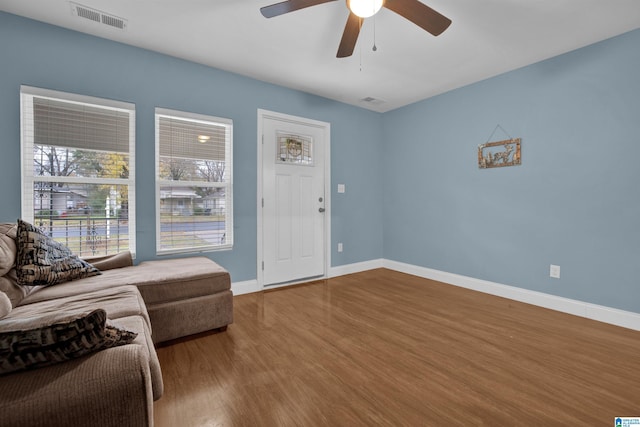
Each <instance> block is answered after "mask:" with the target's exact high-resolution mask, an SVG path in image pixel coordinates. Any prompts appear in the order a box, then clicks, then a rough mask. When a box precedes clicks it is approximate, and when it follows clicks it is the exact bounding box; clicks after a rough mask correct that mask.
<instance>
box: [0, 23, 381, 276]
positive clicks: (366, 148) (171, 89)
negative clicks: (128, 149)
mask: <svg viewBox="0 0 640 427" xmlns="http://www.w3.org/2000/svg"><path fill="white" fill-rule="evenodd" d="M0 64H1V65H0V147H1V148H2V156H0V199H1V200H2V204H0V221H15V220H16V218H18V217H20V184H19V183H20V168H19V162H20V108H19V107H20V85H23V84H24V85H29V86H35V87H41V88H46V89H53V90H59V91H65V92H72V93H78V94H83V95H90V96H97V97H104V98H110V99H117V100H122V101H127V102H131V103H134V104H135V105H136V141H137V142H136V180H137V193H136V197H137V228H138V230H137V233H138V235H137V258H138V260H139V261H140V260H148V259H154V258H155V257H156V255H155V225H154V221H155V194H154V191H155V185H154V138H155V133H154V109H155V107H163V108H171V109H176V110H184V111H190V112H195V113H200V114H209V115H213V116H218V117H226V118H230V119H232V120H233V122H234V220H235V224H234V228H235V245H234V248H233V250H231V251H220V252H211V253H207V254H206V256H209V257H210V258H212V259H214V260H216V261H217V262H219V263H220V264H222V265H224V266H225V267H226V268H227V269H228V270H229V271H230V272H231V276H232V280H233V281H234V282H238V281H244V280H251V279H255V278H256V265H257V263H256V251H257V248H256V233H257V231H256V227H257V225H256V221H257V219H256V215H257V208H256V191H257V190H256V187H257V174H256V172H257V171H256V168H257V110H258V109H259V108H263V109H267V110H271V111H277V112H280V113H285V114H292V115H297V116H302V117H307V118H311V119H314V120H321V121H326V122H330V123H331V158H332V170H331V178H332V182H333V183H334V184H333V185H332V222H333V227H332V241H333V242H343V243H344V246H345V252H343V253H337V252H336V251H335V247H336V245H335V244H334V245H333V247H334V248H333V249H334V250H333V254H332V265H333V266H339V265H343V264H350V263H355V262H360V261H367V260H371V259H379V258H381V257H382V234H381V232H380V230H381V229H382V211H381V209H380V193H379V190H380V187H381V185H382V176H381V174H380V173H379V170H378V165H379V164H380V155H381V149H380V147H379V144H380V141H381V136H380V135H381V133H382V124H381V115H380V114H377V113H373V112H370V111H367V110H363V109H360V108H356V107H352V106H348V105H345V104H341V103H337V102H334V101H330V100H327V99H324V98H320V97H317V96H313V95H309V94H306V93H303V92H298V91H293V90H289V89H285V88H282V87H278V86H274V85H270V84H266V83H263V82H259V81H256V80H253V79H249V78H245V77H242V76H239V75H236V74H232V73H227V72H224V71H220V70H217V69H213V68H210V67H205V66H202V65H198V64H195V63H191V62H187V61H183V60H179V59H176V58H172V57H169V56H165V55H161V54H158V53H154V52H150V51H147V50H143V49H139V48H134V47H131V46H126V45H123V44H119V43H115V42H111V41H107V40H104V39H100V38H96V37H91V36H87V35H84V34H81V33H77V32H73V31H69V30H65V29H62V28H58V27H54V26H51V25H46V24H42V23H39V22H36V21H32V20H28V19H24V18H20V17H17V16H14V15H10V14H7V13H3V12H0ZM337 183H345V184H346V185H347V189H348V192H347V193H346V194H337V192H336V185H335V184H337Z"/></svg>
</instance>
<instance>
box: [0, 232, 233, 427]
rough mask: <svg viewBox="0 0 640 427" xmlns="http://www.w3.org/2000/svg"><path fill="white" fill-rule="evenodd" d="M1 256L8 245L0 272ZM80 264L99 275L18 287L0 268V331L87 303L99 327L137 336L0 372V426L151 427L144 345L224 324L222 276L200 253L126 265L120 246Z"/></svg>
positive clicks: (152, 376)
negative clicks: (99, 315) (98, 315)
mask: <svg viewBox="0 0 640 427" xmlns="http://www.w3.org/2000/svg"><path fill="white" fill-rule="evenodd" d="M10 226H11V224H0V236H1V237H4V238H5V240H6V237H7V236H10V237H12V236H11V231H10ZM3 232H4V234H2V233H3ZM7 256H11V253H10V251H6V250H5V251H3V250H2V248H1V247H0V272H2V270H1V269H2V264H3V263H4V264H5V265H7V264H8V263H10V262H13V261H11V260H7V259H6V257H7ZM3 257H4V258H3ZM88 261H89V262H90V263H91V264H93V265H94V266H95V267H97V268H98V269H99V270H101V274H100V275H96V276H92V277H86V278H82V279H78V280H73V281H70V282H66V283H61V284H56V285H54V286H47V287H37V286H36V287H32V288H29V287H24V286H20V285H18V284H17V282H16V273H15V268H11V269H10V270H9V271H7V272H6V274H4V275H2V276H1V277H0V291H2V292H0V297H2V298H4V301H10V305H11V306H10V307H9V309H8V310H7V309H6V307H5V309H4V313H3V314H5V315H4V317H3V318H1V319H0V336H2V334H10V333H13V331H16V330H24V329H25V328H27V329H30V328H32V327H36V326H38V325H40V324H41V323H42V322H43V319H45V320H47V319H48V320H50V319H55V318H56V317H60V316H62V317H64V316H67V317H68V316H72V317H73V315H74V314H75V313H78V314H79V315H80V314H86V313H89V312H94V313H95V310H98V311H102V310H103V311H104V312H105V313H106V318H107V319H108V320H107V325H109V327H113V328H115V329H114V330H124V331H125V332H126V331H131V332H134V333H136V334H137V336H135V339H134V340H133V341H132V342H129V343H126V344H125V345H117V346H114V347H110V348H106V349H102V350H99V351H94V352H92V353H90V354H87V355H84V356H82V357H79V358H71V359H69V360H65V361H63V362H59V363H55V364H51V365H48V366H44V367H36V368H33V369H26V370H20V371H16V372H9V373H5V374H3V375H0V414H1V415H0V425H2V426H7V427H8V426H71V425H73V426H150V425H153V402H154V400H157V399H159V398H160V397H161V396H162V394H163V383H162V373H161V370H160V364H159V362H158V357H157V355H156V351H155V348H154V344H157V343H160V342H164V341H168V340H173V339H175V338H179V337H183V336H186V335H190V334H194V333H198V332H203V331H207V330H212V329H222V330H223V329H226V326H227V325H228V324H230V323H231V322H232V321H233V296H232V293H231V290H230V278H229V274H228V273H227V272H226V271H225V270H224V269H222V268H221V267H219V266H218V265H217V264H215V263H214V262H212V261H211V260H209V259H207V258H204V257H193V258H184V259H172V260H163V261H149V262H143V263H140V264H139V265H137V266H134V265H133V262H132V259H131V256H130V254H129V253H122V254H118V255H115V256H109V257H104V258H96V259H90V260H88ZM5 270H6V269H5ZM3 293H4V295H2V294H3ZM7 311H8V313H7ZM76 317H77V316H76ZM49 323H50V322H49ZM5 338H6V335H5ZM1 362H3V361H2V360H0V363H1Z"/></svg>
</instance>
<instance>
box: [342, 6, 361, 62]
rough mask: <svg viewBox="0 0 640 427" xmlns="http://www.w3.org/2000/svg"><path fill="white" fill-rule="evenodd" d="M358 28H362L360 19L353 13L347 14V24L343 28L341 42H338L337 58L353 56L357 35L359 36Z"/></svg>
mask: <svg viewBox="0 0 640 427" xmlns="http://www.w3.org/2000/svg"><path fill="white" fill-rule="evenodd" d="M360 27H362V18H360V17H359V16H357V15H354V14H353V12H349V18H347V24H346V25H345V26H344V32H343V33H342V40H340V46H339V47H338V54H337V55H336V56H337V57H338V58H346V57H347V56H351V55H352V54H353V50H354V49H355V48H356V42H357V41H358V34H360Z"/></svg>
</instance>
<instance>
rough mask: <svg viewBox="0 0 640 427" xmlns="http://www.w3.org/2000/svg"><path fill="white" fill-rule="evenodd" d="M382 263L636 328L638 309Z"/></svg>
mask: <svg viewBox="0 0 640 427" xmlns="http://www.w3.org/2000/svg"><path fill="white" fill-rule="evenodd" d="M383 266H384V268H388V269H390V270H395V271H400V272H402V273H407V274H412V275H414V276H418V277H424V278H426V279H431V280H437V281H438V282H443V283H447V284H450V285H454V286H460V287H462V288H467V289H472V290H474V291H479V292H484V293H486V294H491V295H496V296H500V297H504V298H509V299H512V300H515V301H520V302H524V303H528V304H533V305H537V306H539V307H544V308H549V309H551V310H556V311H560V312H563V313H568V314H573V315H576V316H580V317H586V318H588V319H592V320H597V321H600V322H604V323H609V324H612V325H616V326H622V327H624V328H629V329H634V330H640V313H634V312H631V311H624V310H618V309H615V308H611V307H606V306H602V305H597V304H591V303H587V302H582V301H577V300H573V299H569V298H564V297H559V296H555V295H550V294H545V293H542V292H536V291H531V290H528V289H522V288H517V287H515V286H508V285H502V284H499V283H494V282H489V281H487V280H481V279H474V278H473V277H467V276H461V275H459V274H453V273H447V272H444V271H439V270H433V269H431V268H426V267H419V266H415V265H411V264H405V263H402V262H397V261H391V260H384V262H383Z"/></svg>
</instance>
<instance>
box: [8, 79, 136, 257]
mask: <svg viewBox="0 0 640 427" xmlns="http://www.w3.org/2000/svg"><path fill="white" fill-rule="evenodd" d="M20 91H21V104H22V107H21V119H22V120H21V126H22V141H21V151H22V168H21V170H22V218H23V219H24V220H25V221H29V222H31V223H33V224H34V225H36V226H38V227H39V228H40V229H41V230H42V231H43V232H45V233H47V234H48V235H49V236H51V237H53V238H54V239H55V240H57V241H59V242H60V243H63V244H64V245H66V246H68V247H69V248H70V249H71V250H72V251H74V252H75V253H76V254H78V255H79V256H85V257H86V256H94V255H107V254H113V253H117V252H121V251H125V250H128V251H131V253H132V254H135V179H134V177H135V173H134V165H135V159H134V151H135V106H134V105H133V104H129V103H125V102H119V101H112V100H107V99H101V98H93V97H87V96H82V95H75V94H69V93H63V92H56V91H50V90H45V89H39V88H33V87H28V86H22V87H21V88H20Z"/></svg>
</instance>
